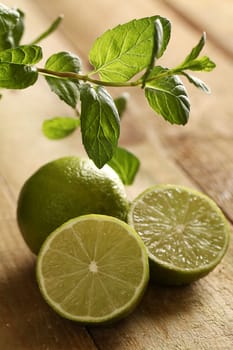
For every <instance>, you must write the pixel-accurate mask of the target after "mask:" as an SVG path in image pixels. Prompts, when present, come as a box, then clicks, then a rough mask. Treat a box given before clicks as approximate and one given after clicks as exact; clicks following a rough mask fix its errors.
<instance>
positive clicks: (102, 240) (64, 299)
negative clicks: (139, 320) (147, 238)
mask: <svg viewBox="0 0 233 350" xmlns="http://www.w3.org/2000/svg"><path fill="white" fill-rule="evenodd" d="M37 279H38V284H39V288H40V290H41V292H42V295H43V296H44V298H45V300H46V301H47V302H48V304H49V305H50V306H51V307H52V308H53V309H54V310H55V311H56V312H57V313H59V314H60V315H61V316H63V317H65V318H68V319H71V320H74V321H77V322H80V323H82V324H101V323H106V322H112V321H114V320H116V319H119V318H121V317H124V316H126V315H128V314H129V313H130V312H131V311H133V309H134V308H135V307H136V305H137V304H138V303H139V301H140V299H141V297H142V295H143V292H144V290H145V288H146V286H147V282H148V279H149V264H148V255H147V252H146V249H145V247H144V244H143V242H142V240H141V238H140V237H139V236H138V235H137V233H136V232H135V230H134V229H133V228H132V227H130V226H129V225H128V224H126V223H125V222H123V221H121V220H119V219H116V218H113V217H110V216H105V215H98V214H96V215H94V214H89V215H83V216H80V217H78V218H74V219H71V220H69V221H68V222H67V223H65V224H63V225H62V226H60V227H59V228H58V229H56V230H55V231H54V232H53V233H52V234H50V235H49V236H48V238H47V239H46V240H45V242H44V243H43V245H42V248H41V250H40V252H39V255H38V259H37Z"/></svg>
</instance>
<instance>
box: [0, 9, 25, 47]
mask: <svg viewBox="0 0 233 350" xmlns="http://www.w3.org/2000/svg"><path fill="white" fill-rule="evenodd" d="M20 17H21V14H20V12H19V11H17V10H15V9H11V8H9V7H7V6H5V5H3V4H0V51H1V50H5V49H8V48H11V47H14V46H15V40H14V36H15V32H14V28H15V27H17V24H18V23H19V21H20Z"/></svg>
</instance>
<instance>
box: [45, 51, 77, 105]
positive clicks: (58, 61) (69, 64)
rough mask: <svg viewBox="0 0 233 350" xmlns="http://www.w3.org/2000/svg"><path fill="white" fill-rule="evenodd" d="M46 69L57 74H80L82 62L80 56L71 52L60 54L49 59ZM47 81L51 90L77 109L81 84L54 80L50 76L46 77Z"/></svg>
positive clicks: (69, 80)
mask: <svg viewBox="0 0 233 350" xmlns="http://www.w3.org/2000/svg"><path fill="white" fill-rule="evenodd" d="M45 68H46V69H48V70H51V71H55V72H74V73H79V71H80V68H81V62H80V59H79V57H78V56H75V55H74V54H72V53H70V52H58V53H56V54H54V55H52V56H51V57H49V59H48V60H47V62H46V64H45ZM46 80H47V82H48V84H49V86H50V88H51V90H52V91H53V92H55V94H57V96H58V97H59V98H60V99H61V100H63V101H65V102H66V103H67V104H68V105H69V106H71V107H73V108H75V106H76V104H77V102H78V99H79V82H78V81H77V80H72V79H60V78H53V77H50V76H46Z"/></svg>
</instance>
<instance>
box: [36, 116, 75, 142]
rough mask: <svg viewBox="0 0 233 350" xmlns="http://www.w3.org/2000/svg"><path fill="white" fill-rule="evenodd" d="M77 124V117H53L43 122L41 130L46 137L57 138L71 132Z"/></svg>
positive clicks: (61, 137)
mask: <svg viewBox="0 0 233 350" xmlns="http://www.w3.org/2000/svg"><path fill="white" fill-rule="evenodd" d="M79 125H80V119H77V118H70V117H54V118H52V119H47V120H45V121H44V122H43V125H42V131H43V133H44V135H45V136H46V137H47V138H48V139H51V140H58V139H63V138H64V137H66V136H68V135H70V134H72V133H73V132H74V131H75V130H76V129H77V127H79Z"/></svg>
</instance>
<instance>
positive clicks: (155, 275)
mask: <svg viewBox="0 0 233 350" xmlns="http://www.w3.org/2000/svg"><path fill="white" fill-rule="evenodd" d="M168 189H169V190H176V191H180V192H182V193H184V192H186V194H187V196H189V197H190V196H195V197H197V198H198V199H201V200H203V201H204V202H205V203H207V204H208V205H209V207H210V208H211V210H212V212H214V213H215V214H216V215H217V217H218V218H219V221H220V222H221V225H222V227H223V230H222V234H223V236H224V237H223V240H224V244H223V246H221V249H220V250H219V252H218V254H216V256H215V258H214V259H212V260H211V261H210V262H209V263H204V264H202V265H198V266H197V267H192V268H190V267H189V266H187V267H180V266H177V265H176V264H174V263H169V262H168V261H166V260H162V259H160V258H158V256H156V255H155V254H153V253H152V252H151V250H150V249H149V248H148V244H147V242H146V240H145V237H143V233H140V232H139V230H138V229H137V224H135V222H134V215H133V214H134V211H135V208H136V207H137V205H141V206H143V205H144V207H145V203H144V202H143V199H144V198H145V197H146V196H147V195H150V194H152V195H153V193H154V192H156V193H158V192H164V191H167V190H168ZM141 220H143V218H141ZM128 222H129V224H130V225H132V226H133V227H134V228H135V230H136V231H138V234H139V235H140V236H141V238H142V239H143V241H144V244H145V246H146V249H147V253H148V256H149V264H150V275H151V279H152V280H154V281H157V282H159V283H161V284H166V285H182V284H188V283H191V282H193V281H195V280H197V279H199V278H201V277H204V276H206V275H207V274H208V273H209V272H210V271H212V270H213V269H214V268H215V267H216V266H217V265H218V264H219V263H220V261H221V260H222V258H223V257H224V255H225V254H226V252H227V249H228V246H229V241H230V226H229V224H228V222H227V220H226V218H225V216H224V214H223V213H222V211H221V209H220V208H219V207H218V206H217V204H216V203H215V202H214V201H213V200H212V199H211V198H209V197H208V196H207V195H205V194H203V193H201V192H198V191H197V190H195V189H191V188H187V187H184V186H180V185H179V186H178V185H170V184H162V185H155V186H152V187H150V188H148V189H146V190H145V191H144V192H142V193H141V194H139V195H138V196H137V197H136V198H135V199H134V200H133V202H132V203H131V209H130V211H129V216H128ZM148 226H149V225H148ZM148 229H149V228H148Z"/></svg>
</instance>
